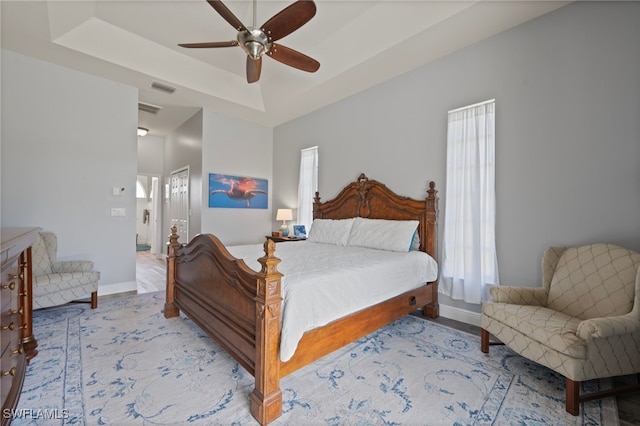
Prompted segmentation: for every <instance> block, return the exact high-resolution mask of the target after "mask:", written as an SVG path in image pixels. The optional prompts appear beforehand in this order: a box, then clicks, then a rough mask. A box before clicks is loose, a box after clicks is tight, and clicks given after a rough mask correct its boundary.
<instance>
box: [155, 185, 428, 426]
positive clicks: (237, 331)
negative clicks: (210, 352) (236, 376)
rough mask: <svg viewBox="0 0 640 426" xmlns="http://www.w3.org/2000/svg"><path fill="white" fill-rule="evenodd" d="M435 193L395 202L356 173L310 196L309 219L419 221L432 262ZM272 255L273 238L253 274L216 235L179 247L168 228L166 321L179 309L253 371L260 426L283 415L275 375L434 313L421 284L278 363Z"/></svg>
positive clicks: (331, 328) (310, 337) (325, 330)
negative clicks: (335, 188) (323, 198)
mask: <svg viewBox="0 0 640 426" xmlns="http://www.w3.org/2000/svg"><path fill="white" fill-rule="evenodd" d="M436 193H437V191H436V190H435V184H434V183H433V182H430V184H429V189H428V190H427V197H426V199H425V200H415V199H411V198H407V197H400V196H398V195H396V194H394V193H393V192H391V191H390V190H389V189H388V188H387V187H386V186H384V185H383V184H381V183H379V182H377V181H373V180H369V179H368V178H367V177H366V176H364V174H362V175H360V177H359V178H358V180H357V181H356V182H354V183H352V184H350V185H348V186H347V187H345V188H344V189H343V190H342V192H340V194H339V195H338V196H337V197H336V198H335V199H333V200H330V201H327V202H320V197H319V195H318V194H317V193H316V199H315V202H314V218H324V219H343V218H348V217H368V218H372V219H393V220H418V221H419V225H418V234H419V236H420V241H421V244H420V250H422V251H425V252H427V253H428V254H430V255H431V256H432V257H433V258H437V253H436V241H437V238H436V228H437V226H436V219H437V197H436ZM275 250H276V245H275V243H274V242H273V241H271V240H267V241H265V243H264V252H265V255H264V256H263V257H262V258H260V259H258V261H259V262H260V264H261V265H262V268H261V271H260V272H255V271H254V270H252V269H251V268H249V267H248V266H247V265H246V264H245V263H244V261H243V260H241V259H236V258H235V257H233V256H232V255H231V254H230V253H229V251H228V250H227V249H226V248H225V247H224V245H223V244H222V243H221V242H220V241H219V240H218V239H217V238H216V237H215V236H213V235H210V234H207V235H205V234H201V235H198V236H196V237H195V238H194V239H193V240H191V241H190V242H189V243H188V244H180V243H179V242H178V235H177V229H176V228H175V227H174V228H172V234H171V236H170V242H169V246H168V255H167V294H166V303H165V307H164V315H165V317H166V318H171V317H176V316H178V315H179V314H180V311H182V312H184V313H185V314H186V315H187V316H188V317H189V318H191V319H192V320H193V321H194V322H195V323H196V324H198V326H199V327H201V328H202V329H203V330H204V331H205V332H206V333H207V334H208V335H209V336H211V337H212V338H213V339H214V340H215V341H216V342H217V343H219V344H220V345H221V346H222V347H223V348H224V349H225V350H226V351H227V352H228V353H229V354H230V355H231V356H233V357H234V358H235V359H236V360H237V361H238V363H240V364H241V365H242V366H243V367H244V368H245V369H247V371H249V372H250V373H251V374H253V376H254V377H255V389H254V390H253V392H252V394H251V397H250V405H251V414H252V415H253V416H254V417H255V418H256V419H257V420H258V421H259V422H260V423H261V424H263V425H264V424H267V423H269V422H271V421H273V420H275V419H276V418H278V417H279V416H280V415H281V414H282V393H281V391H280V378H281V377H283V376H285V375H287V374H289V373H291V372H293V371H295V370H297V369H299V368H301V367H303V366H305V365H307V364H309V363H311V362H313V361H315V360H317V359H319V358H321V357H323V356H325V355H327V354H329V353H331V352H333V351H334V350H336V349H338V348H340V347H342V346H344V345H346V344H348V343H350V342H352V341H354V340H356V339H358V338H360V337H362V336H365V335H366V334H368V333H371V332H372V331H375V330H377V329H378V328H380V327H382V326H384V325H386V324H388V323H390V322H392V321H394V320H396V319H398V318H400V317H402V316H404V315H406V314H408V313H410V312H413V311H415V310H417V309H419V308H421V307H422V308H423V311H424V314H425V315H428V316H432V317H437V316H438V291H437V283H436V282H431V283H427V284H426V285H424V286H421V287H419V288H417V289H414V290H411V291H408V292H406V293H404V294H401V295H399V296H396V297H394V298H392V299H389V300H386V301H384V302H382V303H379V304H377V305H375V306H372V307H369V308H367V309H364V310H362V311H359V312H356V313H354V314H352V315H349V316H347V317H344V318H341V319H339V320H336V321H334V322H332V323H330V324H328V325H326V326H324V327H320V328H317V329H315V330H312V331H310V332H307V333H305V335H304V336H303V337H302V340H301V341H300V342H299V344H298V347H297V349H296V352H295V353H294V355H293V357H292V358H291V359H290V360H289V361H287V362H284V363H283V362H281V361H280V324H281V305H282V303H281V302H282V296H281V281H282V274H281V273H280V272H278V268H277V266H278V264H279V263H280V259H278V258H277V257H276V256H275Z"/></svg>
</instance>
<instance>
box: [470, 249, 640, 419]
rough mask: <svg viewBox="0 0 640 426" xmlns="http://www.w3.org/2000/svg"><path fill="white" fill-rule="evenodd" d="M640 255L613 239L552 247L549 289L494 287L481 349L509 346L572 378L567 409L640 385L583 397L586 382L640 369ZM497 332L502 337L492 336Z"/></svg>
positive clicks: (546, 261)
mask: <svg viewBox="0 0 640 426" xmlns="http://www.w3.org/2000/svg"><path fill="white" fill-rule="evenodd" d="M639 266H640V253H637V252H634V251H631V250H627V249H625V248H622V247H619V246H616V245H613V244H592V245H586V246H581V247H571V248H566V247H551V248H549V249H547V250H546V251H545V253H544V256H543V262H542V267H543V286H542V288H525V287H494V288H492V289H491V296H492V298H493V301H492V302H485V303H484V304H483V305H482V316H481V327H482V330H481V350H482V352H484V353H489V345H490V344H506V345H507V346H509V348H511V349H512V350H514V351H515V352H517V353H518V354H520V355H522V356H523V357H526V358H528V359H530V360H532V361H535V362H537V363H539V364H542V365H544V366H546V367H548V368H550V369H552V370H554V371H556V372H558V373H560V374H562V375H563V376H564V377H565V378H566V410H567V412H569V413H570V414H573V415H574V416H577V415H578V414H579V412H580V405H579V404H580V402H584V401H589V400H591V399H596V398H602V397H605V396H611V395H613V394H616V393H619V392H622V391H629V390H636V389H640V385H636V386H627V387H625V388H622V389H613V390H611V391H604V392H598V393H593V394H588V395H580V382H581V381H585V380H591V379H599V378H603V377H614V376H623V375H630V374H636V373H640V269H639ZM490 334H492V335H493V336H495V337H496V338H497V339H499V340H500V342H491V343H490V341H489V337H490Z"/></svg>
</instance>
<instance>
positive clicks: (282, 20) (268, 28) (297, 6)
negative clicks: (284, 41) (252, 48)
mask: <svg viewBox="0 0 640 426" xmlns="http://www.w3.org/2000/svg"><path fill="white" fill-rule="evenodd" d="M315 14H316V4H315V3H314V2H313V1H311V0H298V1H297V2H295V3H293V4H290V5H289V6H287V7H285V8H284V9H282V10H281V11H280V12H278V13H276V14H275V15H274V16H273V17H272V18H271V19H269V20H268V21H267V22H265V23H264V25H263V26H262V30H263V31H264V32H265V33H266V34H267V37H269V41H271V42H274V41H276V40H280V39H281V38H283V37H285V36H287V35H289V34H291V33H292V32H294V31H295V30H297V29H298V28H300V27H301V26H303V25H304V24H306V23H307V22H309V20H310V19H311V18H313V17H314V15H315Z"/></svg>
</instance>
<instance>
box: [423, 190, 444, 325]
mask: <svg viewBox="0 0 640 426" xmlns="http://www.w3.org/2000/svg"><path fill="white" fill-rule="evenodd" d="M437 194H438V191H437V190H436V183H435V182H434V181H430V182H429V189H427V198H426V203H427V218H426V219H427V241H426V242H425V244H426V245H425V251H426V252H427V253H428V254H429V255H430V256H431V257H433V258H434V259H435V260H438V250H437V247H438V196H437ZM431 294H432V298H431V300H432V302H431V303H429V304H428V305H426V306H424V307H423V308H422V313H423V314H424V315H425V316H428V317H431V318H438V316H439V315H440V305H439V304H438V280H437V279H436V280H435V281H433V282H432V283H431Z"/></svg>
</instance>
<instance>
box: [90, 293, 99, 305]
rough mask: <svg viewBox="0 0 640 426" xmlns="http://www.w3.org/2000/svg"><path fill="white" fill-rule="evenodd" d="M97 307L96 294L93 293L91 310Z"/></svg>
mask: <svg viewBox="0 0 640 426" xmlns="http://www.w3.org/2000/svg"><path fill="white" fill-rule="evenodd" d="M97 307H98V292H97V291H94V292H93V293H91V309H95V308H97Z"/></svg>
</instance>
